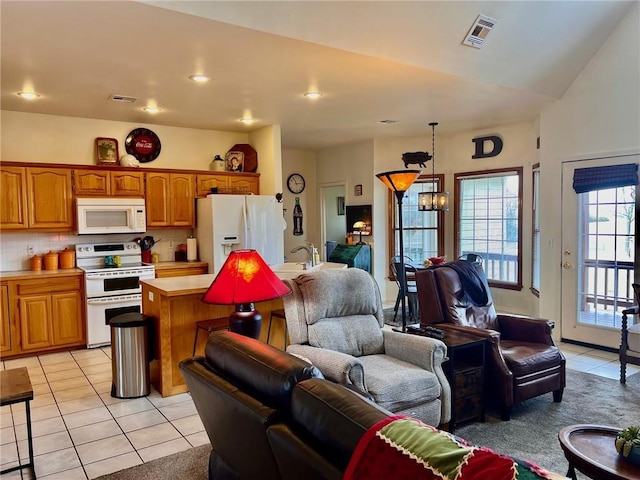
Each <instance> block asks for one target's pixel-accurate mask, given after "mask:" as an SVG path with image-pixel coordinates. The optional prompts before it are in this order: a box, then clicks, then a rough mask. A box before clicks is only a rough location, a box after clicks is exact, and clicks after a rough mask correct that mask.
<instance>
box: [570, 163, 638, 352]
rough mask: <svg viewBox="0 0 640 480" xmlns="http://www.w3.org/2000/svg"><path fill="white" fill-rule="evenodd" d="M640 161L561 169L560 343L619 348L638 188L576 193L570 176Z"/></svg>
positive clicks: (630, 300) (629, 295)
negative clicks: (594, 168) (577, 171)
mask: <svg viewBox="0 0 640 480" xmlns="http://www.w3.org/2000/svg"><path fill="white" fill-rule="evenodd" d="M639 160H640V159H639V157H638V156H631V157H629V156H627V157H617V158H610V159H598V160H586V161H578V162H567V163H565V164H564V165H563V201H562V247H563V249H562V338H563V339H568V340H575V341H580V342H584V343H589V344H593V345H600V346H604V347H611V348H618V347H619V345H620V322H621V312H622V310H624V309H625V308H629V307H630V306H631V305H633V304H634V297H633V289H632V287H631V284H632V283H633V282H634V271H635V266H636V262H637V261H638V254H637V247H636V236H637V228H638V227H637V225H636V218H637V212H638V199H637V195H636V193H637V188H638V187H637V186H635V185H631V186H621V187H612V188H606V187H605V188H598V189H592V190H590V191H586V192H583V193H576V191H575V190H574V177H575V173H576V170H578V169H590V168H593V167H601V166H613V165H622V164H630V163H637V162H638V161H639ZM584 171H585V170H583V172H584ZM605 183H606V182H605Z"/></svg>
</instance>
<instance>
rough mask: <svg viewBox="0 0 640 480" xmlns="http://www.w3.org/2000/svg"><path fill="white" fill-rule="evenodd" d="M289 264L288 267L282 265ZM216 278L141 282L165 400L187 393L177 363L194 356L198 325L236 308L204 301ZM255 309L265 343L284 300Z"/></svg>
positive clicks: (156, 377) (274, 336) (280, 330)
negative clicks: (152, 323)
mask: <svg viewBox="0 0 640 480" xmlns="http://www.w3.org/2000/svg"><path fill="white" fill-rule="evenodd" d="M283 265H286V264H283ZM282 268H283V270H282V271H281V272H279V271H277V270H276V273H277V274H278V276H280V278H282V279H287V278H293V276H294V275H295V276H297V275H299V274H301V273H304V272H303V271H297V272H295V273H293V272H292V271H291V270H288V268H294V267H287V266H285V267H282ZM323 268H346V265H343V264H336V263H334V264H331V263H326V264H323V265H322V267H320V268H319V269H323ZM214 278H215V275H211V274H206V275H188V276H183V277H169V278H154V279H150V280H143V281H141V282H140V283H141V285H142V312H143V313H144V314H145V315H149V316H152V317H153V318H154V326H155V328H154V335H153V340H152V347H153V351H154V358H155V359H154V360H153V361H152V362H151V372H150V373H151V383H152V384H153V385H154V386H155V387H156V388H157V389H158V391H159V392H160V393H161V395H162V396H163V397H166V396H169V395H176V394H178V393H184V392H186V391H187V385H186V384H185V382H184V380H183V378H182V375H181V373H180V369H179V368H178V364H179V363H180V361H182V360H184V359H185V358H189V357H191V354H192V351H193V339H194V337H195V333H196V326H195V324H196V322H198V321H200V320H207V319H210V318H219V317H228V316H229V314H231V312H233V310H234V309H235V306H233V305H210V304H207V303H203V302H202V301H201V299H202V296H203V295H204V293H205V292H206V291H207V289H208V288H209V286H210V285H211V282H213V280H214ZM255 307H256V310H258V312H260V313H261V314H262V330H261V332H260V340H261V341H263V342H265V341H266V339H267V330H268V328H269V317H270V315H271V311H272V310H277V309H280V308H283V303H282V299H281V298H277V299H275V300H271V301H268V302H260V303H256V304H255ZM284 335H285V332H284V325H283V322H274V324H273V327H272V329H271V338H270V343H271V344H273V345H277V346H280V345H283V344H284ZM205 340H206V335H200V336H199V343H198V347H197V349H196V354H200V355H201V354H202V352H203V346H204V344H205Z"/></svg>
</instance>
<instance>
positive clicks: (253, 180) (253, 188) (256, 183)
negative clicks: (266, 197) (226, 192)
mask: <svg viewBox="0 0 640 480" xmlns="http://www.w3.org/2000/svg"><path fill="white" fill-rule="evenodd" d="M229 189H230V190H231V191H232V192H238V193H241V194H242V195H246V194H249V193H253V194H255V195H258V194H259V193H260V179H259V178H258V177H253V176H251V177H249V176H239V175H238V176H237V177H235V176H229Z"/></svg>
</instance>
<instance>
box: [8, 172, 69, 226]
mask: <svg viewBox="0 0 640 480" xmlns="http://www.w3.org/2000/svg"><path fill="white" fill-rule="evenodd" d="M26 172H27V177H26V178H27V214H28V225H27V226H28V227H29V229H41V230H53V231H56V232H60V231H66V230H73V227H74V214H73V189H72V181H71V170H70V169H66V168H56V169H50V168H31V167H27V168H26ZM3 196H4V195H3Z"/></svg>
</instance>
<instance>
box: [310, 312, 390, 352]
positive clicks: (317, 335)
mask: <svg viewBox="0 0 640 480" xmlns="http://www.w3.org/2000/svg"><path fill="white" fill-rule="evenodd" d="M308 335H309V345H311V346H314V347H319V348H325V349H327V350H334V351H337V352H342V353H346V354H349V355H353V356H354V357H360V356H361V355H374V354H377V353H383V352H384V338H383V335H382V329H381V328H380V326H379V325H378V322H377V321H376V319H375V317H373V316H372V315H350V316H346V317H341V318H323V319H321V320H320V321H318V322H316V323H314V324H313V325H309V329H308Z"/></svg>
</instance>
